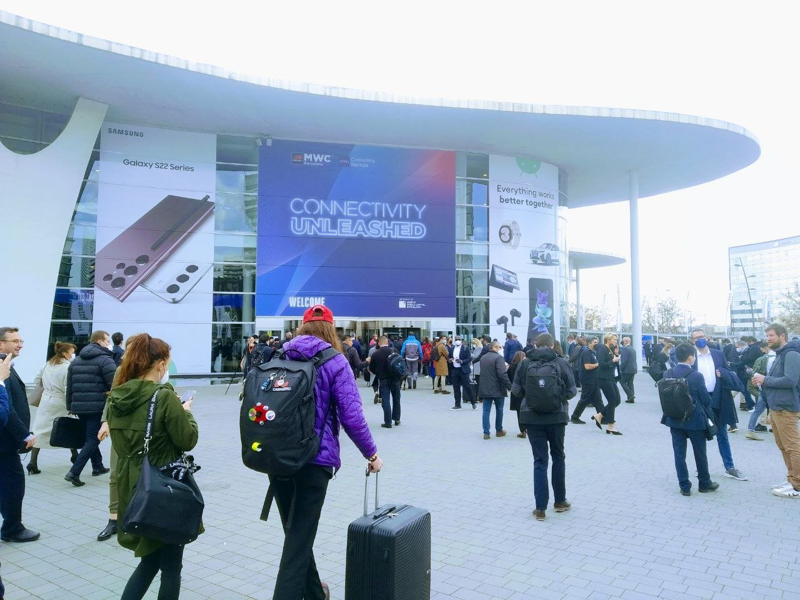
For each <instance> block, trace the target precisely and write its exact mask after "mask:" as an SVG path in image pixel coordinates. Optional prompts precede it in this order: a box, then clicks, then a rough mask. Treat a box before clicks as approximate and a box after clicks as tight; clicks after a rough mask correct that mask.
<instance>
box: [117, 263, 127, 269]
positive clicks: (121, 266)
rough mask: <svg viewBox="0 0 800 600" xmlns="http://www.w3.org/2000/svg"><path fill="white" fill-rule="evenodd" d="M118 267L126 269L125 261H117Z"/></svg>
mask: <svg viewBox="0 0 800 600" xmlns="http://www.w3.org/2000/svg"><path fill="white" fill-rule="evenodd" d="M117 268H118V269H124V268H125V263H117Z"/></svg>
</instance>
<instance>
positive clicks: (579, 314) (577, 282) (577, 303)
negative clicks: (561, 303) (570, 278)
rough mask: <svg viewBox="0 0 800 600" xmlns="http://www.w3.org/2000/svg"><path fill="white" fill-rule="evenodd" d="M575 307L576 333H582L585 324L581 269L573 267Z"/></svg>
mask: <svg viewBox="0 0 800 600" xmlns="http://www.w3.org/2000/svg"><path fill="white" fill-rule="evenodd" d="M575 307H576V311H577V320H578V334H582V333H583V328H584V326H585V324H584V322H583V307H582V306H581V270H580V269H579V268H578V267H575Z"/></svg>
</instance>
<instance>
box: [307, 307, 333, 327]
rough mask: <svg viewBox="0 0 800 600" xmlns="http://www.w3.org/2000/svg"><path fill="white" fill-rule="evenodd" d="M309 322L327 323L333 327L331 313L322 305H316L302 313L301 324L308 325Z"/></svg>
mask: <svg viewBox="0 0 800 600" xmlns="http://www.w3.org/2000/svg"><path fill="white" fill-rule="evenodd" d="M311 321H327V322H328V323H330V324H331V325H333V313H332V312H331V310H330V309H329V308H326V307H325V306H323V305H322V304H317V305H315V306H312V307H311V308H309V309H308V310H307V311H306V312H305V313H303V323H310V322H311Z"/></svg>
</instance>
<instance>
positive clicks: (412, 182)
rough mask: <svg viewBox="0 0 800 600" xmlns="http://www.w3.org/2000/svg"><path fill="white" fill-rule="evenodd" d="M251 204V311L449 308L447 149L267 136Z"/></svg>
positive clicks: (429, 313) (451, 206) (424, 312)
mask: <svg viewBox="0 0 800 600" xmlns="http://www.w3.org/2000/svg"><path fill="white" fill-rule="evenodd" d="M258 204H259V206H258V236H259V237H258V259H257V280H256V314H257V315H258V316H287V317H288V316H300V315H302V314H303V312H304V311H305V310H306V308H308V307H309V306H312V305H314V304H325V305H326V306H327V307H329V308H330V309H331V310H332V311H333V313H334V314H335V315H336V316H337V317H339V316H341V317H345V316H350V317H354V316H358V317H362V318H364V317H366V318H370V317H373V318H374V317H389V318H392V317H400V318H436V317H453V316H455V272H454V269H453V265H454V264H455V154H454V153H452V152H443V151H434V150H410V149H405V148H385V147H372V146H354V145H344V144H323V143H309V142H293V141H285V140H273V141H272V144H271V145H265V146H262V147H261V150H260V156H259V203H258Z"/></svg>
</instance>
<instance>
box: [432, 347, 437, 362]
mask: <svg viewBox="0 0 800 600" xmlns="http://www.w3.org/2000/svg"><path fill="white" fill-rule="evenodd" d="M431 360H432V361H434V362H436V361H437V360H439V346H433V347H431Z"/></svg>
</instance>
